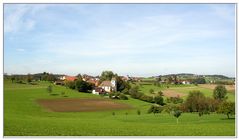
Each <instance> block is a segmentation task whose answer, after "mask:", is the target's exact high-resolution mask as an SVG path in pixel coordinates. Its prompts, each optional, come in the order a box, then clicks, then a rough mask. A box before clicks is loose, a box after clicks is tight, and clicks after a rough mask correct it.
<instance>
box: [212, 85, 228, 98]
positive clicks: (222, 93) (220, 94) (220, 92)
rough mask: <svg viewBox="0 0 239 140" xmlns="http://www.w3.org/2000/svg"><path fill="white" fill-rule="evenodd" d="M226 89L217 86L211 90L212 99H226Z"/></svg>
mask: <svg viewBox="0 0 239 140" xmlns="http://www.w3.org/2000/svg"><path fill="white" fill-rule="evenodd" d="M226 95H227V89H226V87H225V86H224V85H218V86H216V87H215V89H214V90H213V97H214V99H218V100H223V99H226Z"/></svg>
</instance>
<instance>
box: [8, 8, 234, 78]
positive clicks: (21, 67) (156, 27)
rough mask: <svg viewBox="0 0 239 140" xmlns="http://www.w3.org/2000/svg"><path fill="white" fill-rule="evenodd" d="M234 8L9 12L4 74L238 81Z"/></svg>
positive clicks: (63, 9) (28, 10)
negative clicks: (105, 73)
mask: <svg viewBox="0 0 239 140" xmlns="http://www.w3.org/2000/svg"><path fill="white" fill-rule="evenodd" d="M235 32H236V28H235V5H234V4H4V73H8V74H27V73H31V74H34V73H40V72H50V73H58V74H67V75H77V74H79V73H81V74H90V75H100V74H101V72H102V71H104V70H112V71H113V72H114V73H117V74H118V75H132V76H156V75H163V74H172V73H194V74H222V75H225V76H230V77H235V61H236V55H235V53H236V48H235V43H236V40H235Z"/></svg>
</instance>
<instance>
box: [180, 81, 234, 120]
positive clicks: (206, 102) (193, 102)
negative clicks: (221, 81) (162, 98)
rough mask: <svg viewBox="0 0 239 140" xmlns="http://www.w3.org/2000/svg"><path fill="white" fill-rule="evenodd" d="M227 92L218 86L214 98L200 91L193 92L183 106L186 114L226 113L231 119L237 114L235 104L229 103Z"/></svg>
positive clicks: (221, 86)
mask: <svg viewBox="0 0 239 140" xmlns="http://www.w3.org/2000/svg"><path fill="white" fill-rule="evenodd" d="M226 94H227V90H226V88H225V86H223V85H218V86H217V87H216V88H215V89H214V91H213V97H214V98H209V97H205V96H204V94H203V93H202V92H200V91H191V92H190V93H189V95H188V97H187V99H186V101H185V102H184V103H183V104H182V106H181V110H183V111H184V112H198V115H199V116H202V115H203V114H209V113H210V112H216V113H224V114H226V115H227V117H228V118H229V117H230V115H233V114H235V103H233V102H230V101H227V100H226V99H227V96H226Z"/></svg>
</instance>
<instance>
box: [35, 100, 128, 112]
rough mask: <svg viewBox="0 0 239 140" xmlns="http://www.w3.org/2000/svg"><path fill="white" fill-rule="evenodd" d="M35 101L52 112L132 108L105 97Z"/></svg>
mask: <svg viewBox="0 0 239 140" xmlns="http://www.w3.org/2000/svg"><path fill="white" fill-rule="evenodd" d="M37 102H38V103H39V104H40V105H41V106H43V107H45V108H47V109H49V110H50V111H54V112H90V111H106V110H118V109H130V108H132V107H131V106H129V105H127V104H122V103H116V102H114V101H111V100H107V99H39V100H37Z"/></svg>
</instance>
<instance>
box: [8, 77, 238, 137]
mask: <svg viewBox="0 0 239 140" xmlns="http://www.w3.org/2000/svg"><path fill="white" fill-rule="evenodd" d="M49 84H50V83H48V82H39V83H38V85H28V84H16V83H11V82H10V81H4V136H235V119H226V116H225V115H222V114H210V115H204V116H202V117H199V116H198V114H197V113H183V114H182V116H181V117H180V118H179V123H178V124H177V123H176V119H175V118H174V117H173V116H172V115H169V114H167V113H161V114H157V115H153V114H147V110H148V108H149V107H150V106H151V104H150V103H147V102H143V101H140V100H136V99H132V98H129V100H109V99H105V97H101V96H98V95H93V94H89V93H79V92H77V91H74V90H70V89H67V88H65V87H62V86H55V85H53V92H52V93H51V95H50V94H49V93H48V92H47V90H46V87H47V86H48V85H49ZM175 88H176V87H175ZM182 88H183V87H182ZM170 89H172V90H175V89H173V87H172V88H171V87H170ZM176 90H177V89H176ZM183 90H184V89H182V93H184V92H183ZM62 92H65V95H64V96H62V95H61V93H62ZM185 94H186V92H185ZM50 100H51V101H53V102H52V104H51V105H50V106H52V107H57V106H58V108H59V104H60V107H61V106H63V107H64V105H66V106H67V108H68V109H69V108H72V106H74V108H75V109H79V110H73V111H72V110H71V111H67V112H65V111H56V110H54V109H51V108H49V106H48V107H47V106H44V105H43V104H44V103H39V102H43V101H45V102H46V103H48V104H49V102H50ZM54 101H55V102H54ZM57 101H58V102H57ZM59 101H60V102H61V103H59ZM77 101H80V102H77ZM86 101H97V102H98V103H99V102H101V101H102V102H104V103H103V105H102V104H101V106H98V105H97V104H96V102H93V104H89V102H88V103H87V102H86ZM54 103H56V104H54ZM84 103H85V104H84ZM83 104H84V105H83ZM112 105H116V107H118V108H113V107H112V108H110V106H112ZM82 106H83V107H88V108H94V107H95V108H94V109H96V110H91V111H85V110H80V109H82ZM104 106H107V107H108V108H106V109H105V110H101V109H102V108H104ZM96 107H99V108H98V109H97V108H96ZM138 110H140V112H141V113H140V115H138V114H137V111H138ZM113 113H114V115H113Z"/></svg>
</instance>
